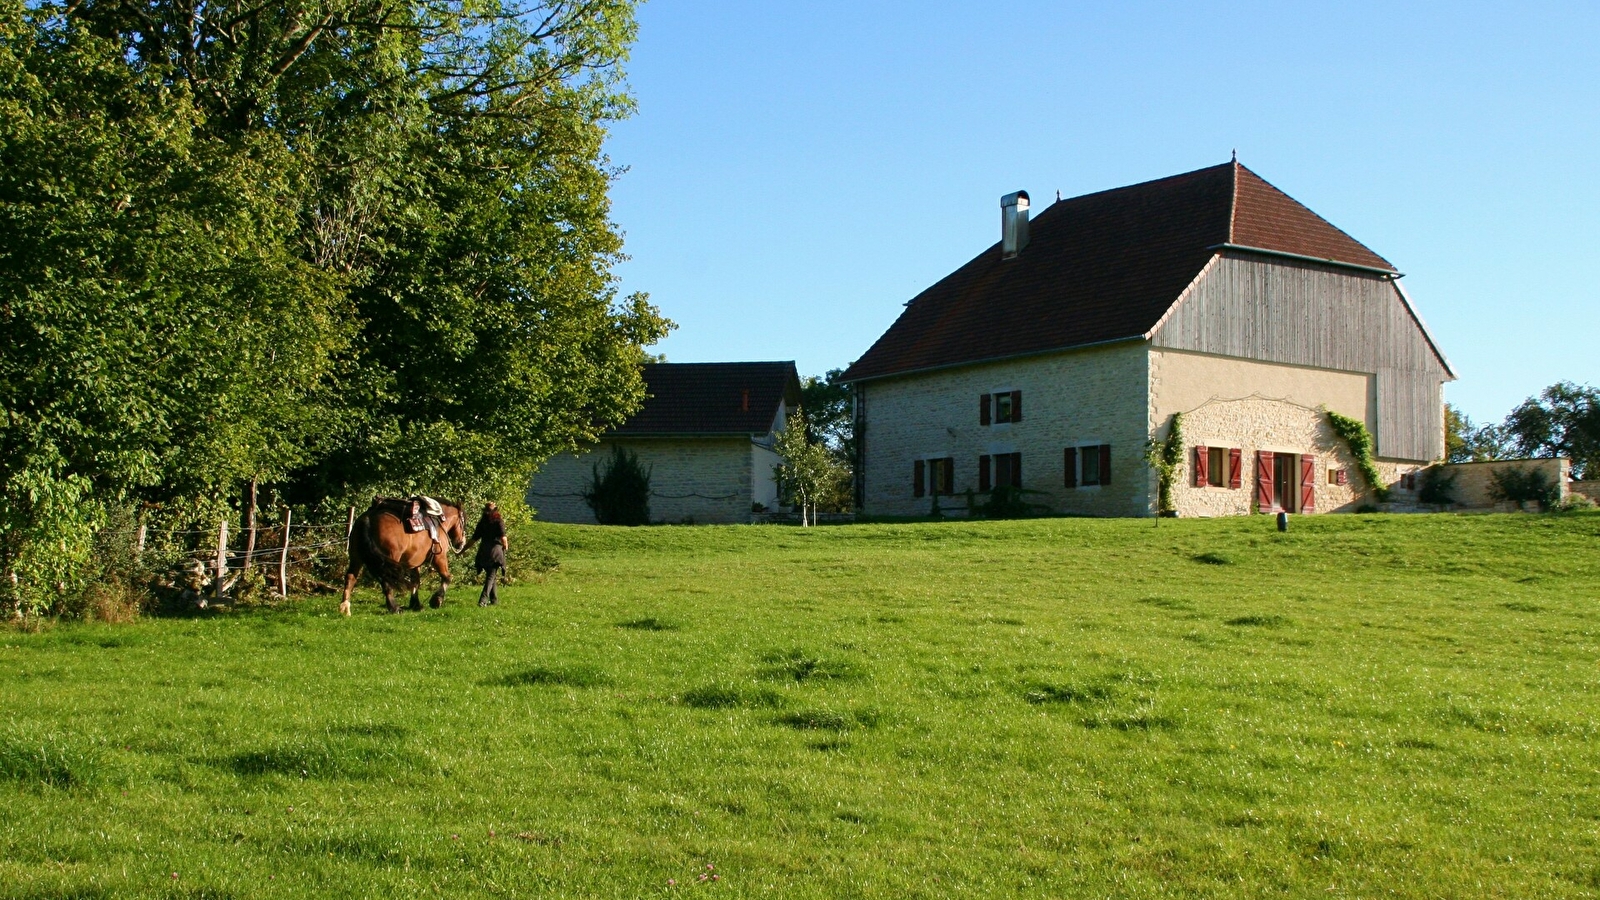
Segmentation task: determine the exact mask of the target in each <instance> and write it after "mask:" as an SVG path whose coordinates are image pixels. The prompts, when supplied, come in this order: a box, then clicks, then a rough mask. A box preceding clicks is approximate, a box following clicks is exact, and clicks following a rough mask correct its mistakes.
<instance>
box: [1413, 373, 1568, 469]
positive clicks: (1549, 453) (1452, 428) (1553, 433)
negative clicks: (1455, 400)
mask: <svg viewBox="0 0 1600 900" xmlns="http://www.w3.org/2000/svg"><path fill="white" fill-rule="evenodd" d="M1444 423H1445V453H1446V455H1447V456H1448V457H1449V460H1448V461H1449V462H1478V461H1482V460H1490V459H1511V458H1515V457H1556V456H1564V457H1566V458H1568V459H1570V460H1572V477H1574V478H1579V479H1583V478H1600V391H1597V390H1596V389H1594V388H1592V387H1590V386H1588V385H1582V384H1574V383H1572V382H1570V381H1563V382H1560V383H1557V384H1553V385H1551V386H1549V387H1547V388H1545V389H1544V390H1543V391H1542V392H1540V394H1539V396H1537V397H1529V398H1528V399H1526V400H1524V401H1522V402H1521V403H1519V404H1517V407H1516V408H1515V409H1513V410H1512V411H1511V412H1510V414H1509V415H1507V416H1506V417H1505V421H1503V422H1501V423H1500V424H1498V425H1496V424H1493V423H1490V424H1486V425H1474V424H1473V423H1472V420H1471V419H1469V418H1467V417H1466V415H1465V414H1463V413H1462V412H1461V411H1460V410H1458V409H1456V408H1455V407H1453V406H1450V405H1449V404H1445V408H1444Z"/></svg>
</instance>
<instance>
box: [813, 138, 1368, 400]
mask: <svg viewBox="0 0 1600 900" xmlns="http://www.w3.org/2000/svg"><path fill="white" fill-rule="evenodd" d="M1029 231H1030V240H1029V242H1028V245H1027V246H1026V247H1025V248H1023V250H1022V252H1021V253H1020V254H1019V255H1018V256H1017V257H1016V258H1014V259H1002V258H1001V254H1000V245H999V244H998V243H996V244H995V245H994V246H992V247H990V248H989V249H987V250H985V251H984V252H982V253H980V254H978V256H977V257H976V258H974V259H973V260H972V261H971V262H968V263H967V264H966V265H964V266H962V267H961V268H959V269H957V270H956V271H954V272H952V273H951V274H949V275H948V276H946V277H945V278H944V279H943V280H941V281H939V282H938V283H937V284H935V285H933V286H932V287H930V288H928V289H927V290H925V291H923V292H922V293H921V294H918V295H917V296H916V297H915V298H914V299H912V301H911V302H910V303H908V304H906V310H905V312H903V313H901V314H900V318H899V319H898V320H896V321H895V323H894V324H893V325H892V326H890V328H889V330H888V331H886V332H884V334H883V336H882V337H880V338H878V341H877V343H875V344H873V345H872V347H871V348H870V349H868V350H867V352H866V353H865V354H863V355H862V357H861V358H860V359H858V360H856V361H855V363H854V364H853V365H851V366H850V368H849V369H848V370H847V371H846V372H845V375H844V379H845V380H846V381H861V380H865V379H869V378H881V377H884V376H886V375H895V374H900V373H904V372H913V371H918V370H922V369H933V368H940V367H944V366H951V365H959V364H961V363H969V362H978V361H981V360H987V359H1001V358H1005V357H1011V356H1020V355H1024V354H1028V353H1038V352H1043V351H1048V350H1063V349H1067V348H1070V347H1082V346H1087V345H1090V344H1098V343H1105V342H1108V341H1116V340H1123V339H1127V338H1134V337H1142V336H1143V335H1144V334H1146V333H1147V332H1149V331H1150V330H1151V329H1152V328H1154V327H1155V325H1156V323H1157V322H1158V321H1160V319H1161V317H1162V316H1163V315H1164V314H1165V313H1166V311H1167V310H1168V309H1169V308H1170V307H1171V306H1172V304H1173V303H1174V302H1176V301H1177V299H1178V296H1179V295H1180V294H1182V293H1183V290H1184V288H1186V287H1187V286H1188V285H1189V283H1190V282H1191V281H1193V280H1194V278H1195V276H1196V275H1198V274H1200V270H1201V269H1203V268H1204V267H1205V264H1206V263H1207V262H1208V261H1209V260H1210V259H1211V257H1212V256H1213V255H1214V254H1216V253H1218V252H1220V251H1219V249H1218V248H1219V247H1220V245H1223V244H1234V245H1242V246H1247V247H1254V248H1258V249H1263V250H1273V251H1277V252H1280V253H1291V254H1296V255H1300V256H1308V257H1314V258H1317V259H1326V260H1329V261H1334V262H1340V263H1346V264H1350V265H1357V266H1366V267H1370V268H1376V269H1382V270H1385V271H1391V272H1392V271H1394V267H1393V266H1391V265H1390V264H1389V263H1388V262H1387V261H1386V260H1384V259H1383V257H1381V256H1378V255H1377V254H1376V253H1373V252H1372V251H1371V250H1368V249H1367V248H1366V247H1364V246H1362V245H1361V244H1360V243H1359V242H1357V241H1356V240H1355V239H1354V238H1352V237H1350V236H1349V235H1347V234H1345V233H1344V232H1342V231H1340V230H1339V229H1337V228H1335V227H1333V226H1332V225H1330V224H1329V223H1328V222H1327V221H1326V220H1324V219H1323V218H1322V217H1320V216H1318V215H1317V214H1316V213H1314V212H1312V211H1311V210H1309V209H1306V208H1305V207H1304V206H1302V205H1300V204H1299V203H1297V202H1296V201H1295V200H1293V199H1292V198H1290V197H1289V196H1288V195H1287V194H1284V193H1283V192H1282V191H1280V190H1278V189H1277V188H1275V187H1273V186H1272V185H1270V184H1268V183H1267V182H1265V181H1263V180H1262V179H1261V177H1260V176H1258V175H1256V174H1255V173H1254V172H1251V171H1250V170H1249V169H1246V168H1245V167H1244V166H1242V165H1239V164H1238V163H1224V164H1222V165H1220V166H1212V167H1210V168H1206V169H1199V170H1197V171H1194V172H1189V173H1187V174H1183V175H1174V176H1172V177H1170V178H1162V179H1159V180H1157V181H1147V182H1144V183H1143V184H1135V185H1131V186H1129V187H1122V188H1115V189H1113V190H1109V191H1101V192H1100V193H1097V194H1086V195H1084V196H1082V197H1073V198H1072V199H1070V200H1062V201H1060V202H1058V203H1054V204H1052V205H1050V206H1048V207H1046V208H1045V209H1044V210H1043V211H1041V212H1040V213H1039V215H1038V216H1036V217H1034V218H1033V220H1032V221H1031V222H1030V223H1029Z"/></svg>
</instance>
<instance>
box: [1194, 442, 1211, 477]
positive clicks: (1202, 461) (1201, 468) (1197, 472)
mask: <svg viewBox="0 0 1600 900" xmlns="http://www.w3.org/2000/svg"><path fill="white" fill-rule="evenodd" d="M1210 479H1211V450H1210V448H1207V447H1195V448H1194V486H1195V487H1205V486H1206V482H1207V481H1209V480H1210Z"/></svg>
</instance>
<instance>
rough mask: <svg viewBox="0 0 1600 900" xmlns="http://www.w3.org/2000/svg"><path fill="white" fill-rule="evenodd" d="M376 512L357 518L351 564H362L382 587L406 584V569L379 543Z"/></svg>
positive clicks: (351, 546) (372, 511)
mask: <svg viewBox="0 0 1600 900" xmlns="http://www.w3.org/2000/svg"><path fill="white" fill-rule="evenodd" d="M374 513H375V511H374V510H370V509H369V510H367V511H366V512H364V513H362V514H361V515H360V516H357V517H356V527H355V530H353V531H351V532H350V562H351V563H352V566H351V567H352V568H354V563H356V562H358V561H359V562H360V563H361V565H362V566H364V567H365V568H366V570H367V571H368V572H370V573H372V577H373V578H374V579H376V580H377V581H378V583H379V584H382V585H393V586H399V585H403V584H405V583H406V576H407V575H408V574H409V573H408V572H407V570H406V568H405V567H404V566H402V565H400V563H399V562H397V561H396V560H394V559H393V558H392V557H390V555H389V554H388V553H386V552H385V551H384V549H383V546H382V545H380V544H379V543H378V533H377V532H378V529H377V523H376V522H375V521H374V519H375V518H376V516H375V514H374Z"/></svg>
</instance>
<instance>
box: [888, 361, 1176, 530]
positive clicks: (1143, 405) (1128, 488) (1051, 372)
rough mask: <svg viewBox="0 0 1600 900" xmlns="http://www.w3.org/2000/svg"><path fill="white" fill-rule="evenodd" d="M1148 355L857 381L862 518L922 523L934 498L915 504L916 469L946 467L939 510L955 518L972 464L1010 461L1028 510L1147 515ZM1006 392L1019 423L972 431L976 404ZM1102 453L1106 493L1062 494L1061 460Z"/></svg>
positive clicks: (973, 479) (976, 426) (972, 483)
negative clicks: (1015, 399)
mask: <svg viewBox="0 0 1600 900" xmlns="http://www.w3.org/2000/svg"><path fill="white" fill-rule="evenodd" d="M1147 348H1148V345H1147V344H1145V343H1144V342H1142V341H1128V342H1124V343H1121V344H1113V345H1108V346H1103V347H1091V348H1085V349H1081V350H1072V351H1066V352H1062V353H1052V354H1045V355H1040V356H1033V357H1026V358H1022V359H1013V360H1006V361H1001V362H994V363H980V364H975V365H970V366H962V367H959V368H952V369H946V370H942V371H937V372H928V373H924V374H920V375H916V374H913V375H905V376H900V377H895V378H885V379H881V380H874V381H869V382H865V383H864V384H862V385H861V391H862V394H861V396H862V400H863V403H862V410H861V411H860V415H861V422H862V423H863V424H864V427H863V428H862V429H861V432H860V439H861V441H862V452H863V460H862V463H863V464H862V467H861V468H862V469H863V471H862V473H861V477H863V479H864V483H863V485H862V501H863V502H862V509H861V512H863V513H865V514H868V515H897V516H916V515H925V514H927V513H928V512H929V511H930V509H931V508H932V505H933V498H932V497H931V496H923V497H916V496H914V492H913V484H912V480H913V467H914V465H915V462H916V461H917V460H919V459H922V460H926V459H942V458H950V459H952V460H953V461H954V487H955V494H956V496H952V497H940V498H939V504H940V507H941V509H942V510H943V511H944V512H946V513H951V514H958V515H959V514H961V513H964V512H965V510H966V500H965V497H964V496H963V495H964V493H965V492H966V491H969V490H970V491H974V492H976V491H977V490H978V462H979V457H980V456H985V455H987V456H991V457H992V456H994V455H998V454H1007V453H1020V454H1021V459H1022V486H1023V488H1024V490H1025V491H1029V492H1033V493H1029V494H1027V495H1025V498H1024V499H1026V500H1027V501H1028V502H1030V503H1038V504H1041V505H1045V506H1048V507H1049V508H1050V509H1051V510H1052V511H1054V512H1057V513H1065V514H1083V515H1098V516H1139V515H1149V513H1150V496H1151V495H1150V478H1149V468H1148V467H1147V466H1146V465H1145V463H1144V441H1145V436H1146V434H1147V432H1146V430H1145V422H1146V419H1147V398H1148V390H1147V383H1148V382H1147V376H1148V371H1147V369H1148V352H1147ZM1010 391H1020V392H1021V395H1022V419H1021V421H1018V422H1011V423H1000V424H991V425H982V424H980V421H979V409H978V403H979V398H980V397H981V396H982V395H983V394H990V395H994V394H1000V393H1005V392H1010ZM1102 444H1105V445H1109V446H1110V447H1111V481H1110V484H1105V485H1093V486H1088V487H1077V488H1067V487H1066V486H1065V472H1064V454H1063V450H1064V449H1065V448H1067V447H1082V446H1098V445H1102Z"/></svg>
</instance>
